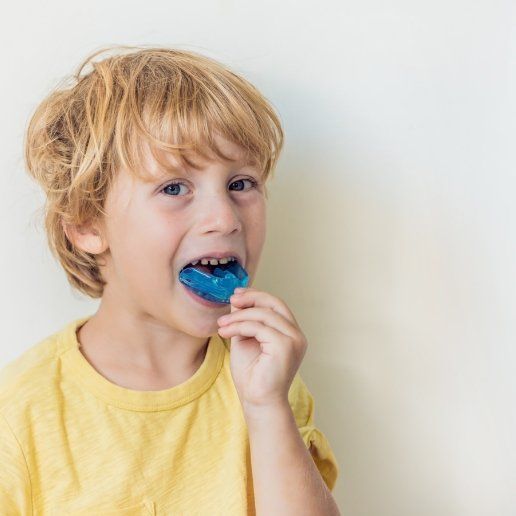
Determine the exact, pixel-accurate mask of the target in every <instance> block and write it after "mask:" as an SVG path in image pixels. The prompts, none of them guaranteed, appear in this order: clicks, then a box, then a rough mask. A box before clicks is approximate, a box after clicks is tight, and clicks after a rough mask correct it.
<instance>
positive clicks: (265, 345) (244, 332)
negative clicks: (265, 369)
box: [219, 321, 290, 354]
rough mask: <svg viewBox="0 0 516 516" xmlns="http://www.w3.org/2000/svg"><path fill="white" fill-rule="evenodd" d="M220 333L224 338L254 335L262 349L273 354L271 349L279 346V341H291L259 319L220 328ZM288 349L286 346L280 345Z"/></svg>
mask: <svg viewBox="0 0 516 516" xmlns="http://www.w3.org/2000/svg"><path fill="white" fill-rule="evenodd" d="M219 334H220V335H221V336H222V337H224V338H231V337H235V336H242V337H254V338H255V339H256V340H257V341H258V342H259V343H260V344H261V346H262V351H263V352H264V353H266V354H272V353H271V350H272V349H276V348H278V342H285V341H287V340H289V341H290V338H289V337H287V336H286V335H284V334H283V333H281V332H279V331H277V330H275V329H274V328H271V327H270V326H266V325H265V324H262V323H261V322H258V321H240V322H237V323H233V324H230V325H229V326H224V327H222V328H219ZM279 347H280V348H282V349H286V346H279Z"/></svg>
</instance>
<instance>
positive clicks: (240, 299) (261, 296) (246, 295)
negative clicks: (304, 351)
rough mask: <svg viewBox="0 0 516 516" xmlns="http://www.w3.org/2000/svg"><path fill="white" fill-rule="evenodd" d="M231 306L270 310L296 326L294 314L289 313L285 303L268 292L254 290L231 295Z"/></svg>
mask: <svg viewBox="0 0 516 516" xmlns="http://www.w3.org/2000/svg"><path fill="white" fill-rule="evenodd" d="M230 302H231V304H234V305H235V306H236V307H237V308H240V309H241V308H247V307H252V306H257V307H260V306H261V307H263V308H271V309H272V310H274V311H275V312H278V313H279V314H281V315H282V316H283V317H285V319H288V320H289V321H291V322H292V323H293V324H295V325H297V321H296V318H295V317H294V314H293V313H292V312H291V311H290V309H289V308H288V306H287V305H286V303H285V302H283V301H282V300H281V299H279V298H278V297H276V296H273V295H272V294H269V293H268V292H264V291H262V290H256V289H252V290H249V289H246V290H245V291H243V292H242V293H240V294H233V295H232V296H231V299H230Z"/></svg>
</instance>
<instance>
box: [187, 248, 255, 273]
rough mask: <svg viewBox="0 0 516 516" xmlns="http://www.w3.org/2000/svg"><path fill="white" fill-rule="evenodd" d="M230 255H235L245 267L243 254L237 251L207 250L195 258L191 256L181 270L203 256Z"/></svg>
mask: <svg viewBox="0 0 516 516" xmlns="http://www.w3.org/2000/svg"><path fill="white" fill-rule="evenodd" d="M229 256H234V257H235V258H236V259H237V260H238V263H239V264H240V265H241V266H242V267H244V265H245V264H244V261H243V260H242V257H241V255H240V254H239V253H238V252H236V251H207V252H205V253H203V254H200V255H198V256H196V257H195V258H191V259H190V260H188V261H187V262H185V263H183V265H182V266H181V269H180V270H182V269H184V268H185V267H186V266H187V265H188V264H189V263H192V262H195V261H197V260H200V259H201V258H206V257H209V258H217V259H220V258H228V257H229Z"/></svg>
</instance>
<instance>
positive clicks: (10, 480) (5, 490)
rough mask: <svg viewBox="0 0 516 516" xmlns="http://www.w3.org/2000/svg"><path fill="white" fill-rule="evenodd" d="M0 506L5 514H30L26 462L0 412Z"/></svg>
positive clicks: (6, 515)
mask: <svg viewBox="0 0 516 516" xmlns="http://www.w3.org/2000/svg"><path fill="white" fill-rule="evenodd" d="M0 507H1V508H2V515H5V516H27V515H31V514H32V506H31V491H30V480H29V473H28V469H27V463H26V461H25V457H24V455H23V452H22V449H21V448H20V444H19V442H18V440H17V439H16V437H15V435H14V434H13V432H12V430H11V427H10V426H9V424H8V423H7V421H6V419H5V418H4V416H3V415H2V414H1V413H0Z"/></svg>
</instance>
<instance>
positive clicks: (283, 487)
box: [244, 400, 340, 516]
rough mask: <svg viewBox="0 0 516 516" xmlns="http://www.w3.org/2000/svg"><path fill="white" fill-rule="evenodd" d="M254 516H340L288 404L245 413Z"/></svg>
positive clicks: (245, 411)
mask: <svg viewBox="0 0 516 516" xmlns="http://www.w3.org/2000/svg"><path fill="white" fill-rule="evenodd" d="M244 415H245V418H246V421H247V426H248V431H249V442H250V448H251V463H252V473H253V484H254V497H255V504H256V514H257V516H276V515H277V516H280V515H281V516H294V515H295V516H305V515H306V516H319V515H320V516H340V512H339V509H338V507H337V504H336V503H335V500H334V499H333V496H332V494H331V492H330V490H329V489H328V487H327V485H326V483H325V482H324V480H323V478H322V477H321V474H320V473H319V470H318V469H317V466H316V465H315V463H314V461H313V459H312V456H311V455H310V452H309V450H308V449H307V448H306V446H305V444H304V442H303V439H302V438H301V435H300V433H299V429H298V428H297V425H296V421H295V419H294V414H293V413H292V410H291V408H290V405H289V403H288V401H287V400H286V401H285V402H284V403H282V404H280V405H276V406H274V407H267V408H260V409H259V410H257V409H253V410H249V409H248V410H246V409H244Z"/></svg>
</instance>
